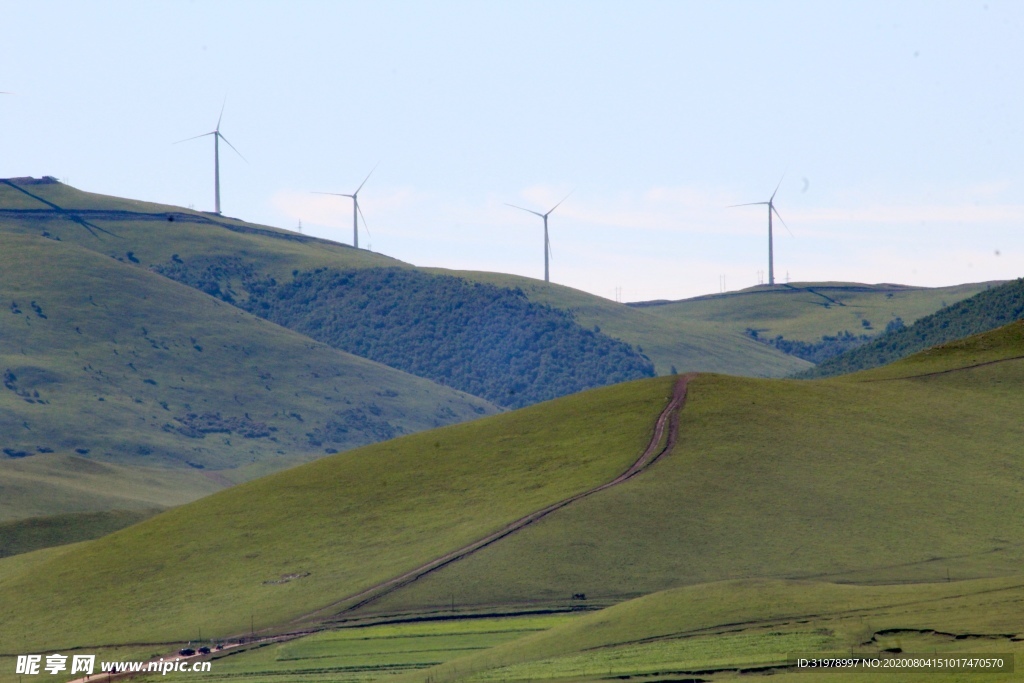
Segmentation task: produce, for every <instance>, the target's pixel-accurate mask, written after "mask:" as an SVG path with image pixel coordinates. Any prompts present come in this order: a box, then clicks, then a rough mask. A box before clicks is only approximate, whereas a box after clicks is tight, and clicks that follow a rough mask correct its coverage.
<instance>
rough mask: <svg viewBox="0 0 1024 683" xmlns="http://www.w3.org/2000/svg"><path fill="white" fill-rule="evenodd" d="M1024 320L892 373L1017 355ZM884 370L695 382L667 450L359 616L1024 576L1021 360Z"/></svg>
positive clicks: (700, 378) (715, 378) (1023, 367)
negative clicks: (788, 585) (695, 590)
mask: <svg viewBox="0 0 1024 683" xmlns="http://www.w3.org/2000/svg"><path fill="white" fill-rule="evenodd" d="M1022 327H1024V325H1022V324H1017V325H1016V326H1014V327H1009V328H1003V329H1002V330H1000V331H997V332H994V333H990V336H982V337H979V338H976V339H974V340H973V341H971V342H969V343H965V344H964V345H963V347H962V348H957V347H952V348H943V349H940V350H936V351H935V352H934V355H935V356H937V357H938V358H939V359H940V360H935V361H934V362H932V361H927V362H926V361H921V360H919V358H914V359H912V360H911V361H909V362H908V364H907V365H902V364H898V365H896V366H893V368H892V370H891V371H890V372H892V373H896V374H899V373H907V374H917V373H916V372H915V371H913V368H915V367H916V365H915V364H917V363H922V362H923V363H925V364H926V367H927V368H929V369H930V370H931V371H934V369H935V368H936V367H940V366H941V367H945V368H946V369H951V368H956V367H962V366H969V365H973V364H974V363H975V361H976V360H978V358H979V356H977V355H976V354H975V353H974V352H973V351H972V349H973V348H975V347H983V346H986V345H988V344H990V345H991V348H990V349H989V350H988V351H986V353H990V354H993V355H996V356H1003V357H1005V356H1007V355H1024V354H1021V351H1022V350H1024V341H1022V338H1021V335H1020V330H1021V329H1022ZM986 340H987V341H986ZM983 357H989V356H983ZM900 368H903V369H902V370H901V369H900ZM908 368H910V369H911V370H910V371H908ZM858 377H862V378H863V379H861V380H860V381H858ZM873 378H874V379H878V378H875V377H874V376H873V375H871V374H870V373H865V374H864V375H862V376H861V375H855V376H851V377H850V378H848V379H844V380H829V381H815V382H806V381H795V380H755V379H745V378H736V377H726V376H716V375H701V376H698V377H697V378H696V379H694V380H693V381H692V382H691V384H690V391H689V397H688V399H687V403H686V406H685V407H684V409H683V412H682V417H681V421H680V438H679V442H678V444H677V445H676V448H675V450H674V451H673V453H672V454H671V455H670V456H668V457H665V458H662V459H661V460H660V461H659V462H658V463H657V464H656V465H655V466H654V467H652V468H651V469H650V470H648V471H647V472H645V473H644V474H642V475H640V476H638V477H636V478H634V479H632V480H630V481H629V482H626V483H625V484H623V485H621V486H617V487H614V488H612V489H608V490H605V491H602V492H601V493H599V494H596V495H594V496H591V497H589V498H587V499H585V500H581V501H579V502H578V503H575V504H573V505H572V506H569V507H567V508H564V509H562V510H559V511H557V512H555V513H554V514H552V515H550V516H548V517H546V518H545V519H543V520H541V521H540V522H538V523H537V524H535V525H532V526H531V527H529V528H527V529H525V530H523V531H522V532H520V533H517V534H515V535H514V536H512V537H509V538H507V539H505V540H503V541H502V542H501V543H498V544H495V545H493V546H490V547H487V548H484V549H482V550H481V551H480V552H478V553H475V554H474V555H473V556H471V557H468V558H466V559H464V560H462V561H460V562H457V563H455V564H452V565H449V566H447V567H444V568H442V569H440V570H438V571H437V572H434V573H432V574H430V575H429V576H426V577H424V578H422V579H421V580H419V581H417V582H416V583H415V584H412V585H410V586H407V587H405V588H403V589H401V590H399V591H395V592H393V593H391V594H390V595H388V596H386V597H384V598H383V599H382V600H380V601H379V602H378V603H375V604H373V605H370V606H368V607H367V608H366V610H367V612H368V613H381V614H383V613H407V612H416V611H419V610H430V609H435V608H436V607H437V606H439V605H443V604H445V602H447V601H449V600H450V599H452V596H454V599H455V600H456V601H457V602H458V603H460V604H462V605H465V606H467V607H468V606H476V607H478V608H480V609H484V608H492V607H493V608H508V607H509V606H513V605H529V604H535V603H536V602H537V601H543V600H548V601H558V600H565V599H566V598H567V597H568V596H571V595H573V594H576V593H584V594H586V596H587V599H588V600H592V601H597V603H598V604H606V603H607V602H614V601H621V600H624V599H629V598H633V597H637V596H640V595H644V594H647V593H651V592H655V591H660V590H665V589H668V588H673V587H676V586H684V585H692V584H701V583H707V582H712V581H720V580H723V579H732V578H735V579H740V578H786V579H815V580H828V581H849V582H856V583H885V582H906V581H913V582H921V581H938V580H945V579H947V578H953V579H957V580H960V579H967V578H980V577H988V576H1001V575H1010V574H1015V573H1018V572H1019V568H1020V566H1021V565H1022V563H1024V526H1022V525H1021V524H1020V520H1021V516H1022V512H1024V507H1022V502H1021V501H1022V500H1024V458H1022V453H1024V451H1022V446H1021V444H1022V443H1024V423H1022V422H1021V420H1020V414H1021V413H1020V406H1021V400H1020V397H1021V391H1022V388H1024V360H1020V359H1018V360H1008V361H1005V362H1000V363H995V364H990V365H983V366H979V367H973V368H971V367H968V368H964V369H961V370H958V371H954V372H946V373H943V374H933V375H928V376H923V377H918V378H907V379H899V380H896V379H894V380H887V381H869V380H871V379H873Z"/></svg>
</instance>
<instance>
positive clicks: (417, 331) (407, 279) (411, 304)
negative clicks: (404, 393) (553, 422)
mask: <svg viewBox="0 0 1024 683" xmlns="http://www.w3.org/2000/svg"><path fill="white" fill-rule="evenodd" d="M161 272H163V273H165V274H168V275H170V276H172V277H173V276H174V274H173V272H168V271H167V270H162V271H161ZM247 290H248V298H247V299H246V300H245V302H244V303H242V304H241V306H242V307H243V308H245V309H246V310H248V311H250V312H251V313H253V314H255V315H259V316H261V317H264V318H266V319H268V320H270V321H272V322H275V323H277V324H279V325H282V326H284V327H287V328H289V329H292V330H295V331H297V332H300V333H302V334H305V335H307V336H309V337H311V338H313V339H316V340H318V341H322V342H324V343H326V344H330V345H331V346H333V347H335V348H339V349H342V350H345V351H348V352H350V353H354V354H357V355H359V356H363V357H365V358H369V359H371V360H375V361H378V362H380V363H384V364H386V365H390V366H391V367H394V368H398V369H399V370H404V371H405V372H410V373H412V374H415V375H419V376H421V377H426V378H428V379H431V380H433V381H435V382H439V383H441V384H444V385H445V386H450V387H453V388H456V389H460V390H462V391H465V392H468V393H470V394H473V395H475V396H481V397H483V398H485V399H487V400H489V401H492V402H494V403H497V404H499V405H503V406H507V407H512V408H519V407H523V406H526V405H530V404H533V403H538V402H540V401H544V400H548V399H552V398H557V397H558V396H564V395H566V394H572V393H576V392H578V391H583V390H584V389H591V388H594V387H598V386H604V385H607V384H616V383H618V382H626V381H629V380H633V379H640V378H642V377H652V376H653V375H654V366H653V365H652V364H651V363H650V361H649V360H647V358H646V357H644V356H642V355H641V354H640V353H638V352H637V351H636V350H634V349H633V348H632V347H630V346H629V345H627V344H625V343H623V342H620V341H617V340H614V339H611V338H610V337H608V336H606V335H603V334H601V333H600V332H595V331H593V330H587V329H583V328H582V327H580V326H579V325H578V324H576V323H575V322H574V321H573V319H572V317H571V316H569V315H568V314H567V313H565V312H564V311H562V310H559V309H556V308H551V307H550V306H543V305H540V304H535V303H531V302H530V301H528V300H527V299H526V297H525V296H524V295H523V294H522V292H520V291H518V290H511V289H506V288H499V287H494V286H492V285H485V284H480V283H469V282H466V281H465V280H462V279H460V278H455V277H447V276H437V275H428V274H426V273H422V272H419V271H415V270H411V269H399V268H387V269H382V268H364V269H361V270H349V271H334V270H326V269H321V270H317V271H313V272H311V273H298V274H297V275H296V276H295V279H294V280H292V281H291V282H289V283H287V284H283V285H278V284H277V283H276V282H275V281H273V280H270V281H266V280H264V281H262V282H253V281H250V282H248V283H247Z"/></svg>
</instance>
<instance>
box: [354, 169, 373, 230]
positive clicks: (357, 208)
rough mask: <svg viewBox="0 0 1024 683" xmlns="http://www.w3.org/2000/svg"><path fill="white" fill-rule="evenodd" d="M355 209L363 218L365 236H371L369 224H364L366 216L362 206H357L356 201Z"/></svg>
mask: <svg viewBox="0 0 1024 683" xmlns="http://www.w3.org/2000/svg"><path fill="white" fill-rule="evenodd" d="M371 172H372V171H371ZM356 211H358V212H359V217H360V218H362V219H363V230H365V231H366V236H367V237H370V238H372V237H373V235H371V234H370V226H368V225H367V224H366V216H364V215H363V207H361V206H359V204H358V203H356Z"/></svg>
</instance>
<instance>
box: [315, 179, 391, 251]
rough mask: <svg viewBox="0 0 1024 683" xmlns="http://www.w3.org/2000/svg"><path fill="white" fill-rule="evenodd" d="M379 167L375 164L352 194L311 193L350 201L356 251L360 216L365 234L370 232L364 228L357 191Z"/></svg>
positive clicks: (353, 242)
mask: <svg viewBox="0 0 1024 683" xmlns="http://www.w3.org/2000/svg"><path fill="white" fill-rule="evenodd" d="M379 165H380V164H375V165H374V167H373V168H371V169H370V172H369V173H367V174H366V177H365V178H363V182H361V183H359V187H357V188H356V191H355V192H353V193H352V194H342V193H340V192H314V193H313V194H328V195H331V196H332V197H348V198H349V199H351V200H352V246H353V247H355V248H356V249H358V248H359V217H360V216H362V218H363V227H364V228H366V232H370V228H368V227H367V226H366V216H363V210H362V209H360V208H359V190H361V189H363V185H365V184H366V181H367V180H369V179H370V176H372V175H373V172H374V171H376V170H377V166H379Z"/></svg>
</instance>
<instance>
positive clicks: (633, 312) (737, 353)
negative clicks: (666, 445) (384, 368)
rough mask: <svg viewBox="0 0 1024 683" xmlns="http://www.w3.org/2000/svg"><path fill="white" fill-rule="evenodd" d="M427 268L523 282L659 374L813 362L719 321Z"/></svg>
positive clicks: (539, 298)
mask: <svg viewBox="0 0 1024 683" xmlns="http://www.w3.org/2000/svg"><path fill="white" fill-rule="evenodd" d="M427 270H428V271H429V272H433V273H442V274H447V275H455V276H457V277H462V278H465V279H467V280H472V281H477V282H487V283H489V284H493V285H497V286H500V287H510V288H516V287H518V288H520V289H522V290H523V292H525V293H526V295H527V297H529V299H530V300H531V301H535V302H538V303H543V304H548V305H549V306H553V307H555V308H560V309H563V310H567V311H571V312H572V314H573V315H574V316H575V317H576V320H577V321H579V323H580V324H581V325H583V326H584V327H594V326H597V327H598V328H600V329H601V331H602V332H604V333H605V334H607V335H609V336H612V337H614V338H616V339H621V340H622V341H624V342H626V343H628V344H632V345H633V346H637V347H639V348H641V349H643V353H644V354H645V355H646V356H647V357H648V358H650V359H651V360H652V361H653V362H654V366H655V368H656V370H657V372H658V373H659V374H663V375H664V374H668V373H669V372H671V371H672V368H673V367H674V368H675V369H676V370H677V371H678V372H681V373H682V372H725V373H729V374H734V375H747V376H752V377H782V376H786V375H790V374H793V373H794V372H798V371H800V370H804V369H807V368H809V367H811V364H810V363H808V362H807V361H804V360H801V359H799V358H796V357H794V356H788V355H786V354H784V353H782V352H781V351H778V350H776V349H774V348H772V347H769V346H766V345H764V344H760V343H758V342H755V341H753V340H752V339H749V338H748V337H746V336H744V335H743V329H738V330H737V329H733V328H730V327H728V326H725V325H722V324H721V323H719V322H716V321H706V320H698V319H691V318H686V317H677V318H668V317H665V316H658V315H652V314H650V312H649V311H648V310H647V309H641V308H634V307H631V306H627V305H625V304H620V303H616V302H614V301H609V300H608V299H604V298H602V297H599V296H595V295H593V294H588V293H586V292H581V291H579V290H576V289H572V288H571V287H565V286H563V285H557V284H553V283H547V282H541V281H539V280H534V279H532V278H526V277H520V276H517V275H505V274H503V273H486V272H480V271H449V270H443V269H440V268H430V269H427Z"/></svg>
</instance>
